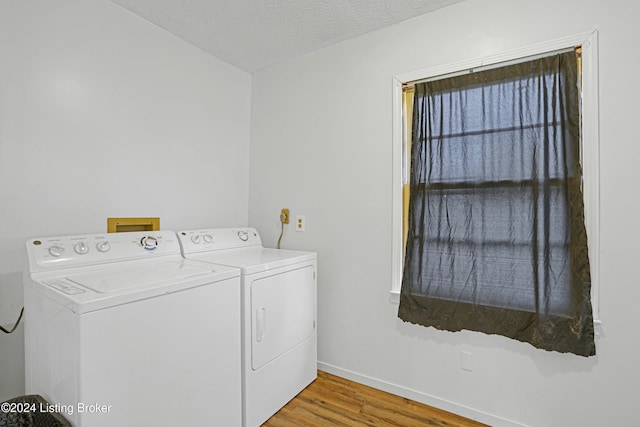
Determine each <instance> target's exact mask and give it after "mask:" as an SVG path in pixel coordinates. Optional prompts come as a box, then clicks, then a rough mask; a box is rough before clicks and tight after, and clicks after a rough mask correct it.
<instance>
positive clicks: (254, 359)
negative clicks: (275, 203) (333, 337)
mask: <svg viewBox="0 0 640 427" xmlns="http://www.w3.org/2000/svg"><path fill="white" fill-rule="evenodd" d="M178 237H179V238H180V244H181V246H182V252H183V255H184V256H185V257H186V258H189V259H194V260H200V261H205V262H209V263H214V264H215V265H227V266H232V267H238V268H240V269H241V271H242V274H241V281H242V319H243V323H242V343H243V346H242V350H243V356H242V362H243V368H242V372H243V378H242V383H243V391H242V392H243V413H244V417H243V425H245V426H247V427H257V426H259V425H261V424H262V423H263V422H264V421H266V420H267V419H268V418H269V417H271V416H272V415H273V414H275V413H276V412H277V411H278V410H279V409H280V408H282V407H283V406H284V405H285V404H286V403H287V402H288V401H289V400H291V399H292V398H293V397H294V396H295V395H296V394H298V393H299V392H300V391H301V390H302V389H304V388H305V387H306V386H307V385H309V384H310V383H311V382H312V381H313V380H314V379H315V378H316V376H317V333H316V267H317V260H316V258H317V257H316V254H315V253H313V252H300V251H289V250H279V249H270V248H264V247H263V246H262V241H261V239H260V235H259V234H258V232H257V231H256V230H255V229H253V228H220V229H209V230H192V231H182V232H179V233H178Z"/></svg>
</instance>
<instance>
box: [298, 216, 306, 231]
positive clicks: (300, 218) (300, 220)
mask: <svg viewBox="0 0 640 427" xmlns="http://www.w3.org/2000/svg"><path fill="white" fill-rule="evenodd" d="M305 223H306V221H305V219H304V215H296V231H304V226H305Z"/></svg>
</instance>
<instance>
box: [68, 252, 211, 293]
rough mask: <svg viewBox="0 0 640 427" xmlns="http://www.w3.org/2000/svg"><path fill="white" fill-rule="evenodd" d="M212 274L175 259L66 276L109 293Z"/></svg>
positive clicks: (86, 286)
mask: <svg viewBox="0 0 640 427" xmlns="http://www.w3.org/2000/svg"><path fill="white" fill-rule="evenodd" d="M210 275H211V270H204V269H202V268H201V267H195V266H192V265H189V264H185V263H184V262H182V261H181V260H175V261H168V262H163V263H157V262H156V263H152V264H150V265H146V266H129V267H127V268H121V269H117V270H116V271H113V272H110V273H109V274H104V272H100V271H98V272H90V273H84V274H73V275H69V276H66V278H67V279H68V280H69V281H71V282H73V283H76V284H78V285H80V286H83V287H85V288H89V289H91V290H93V291H96V292H98V293H107V292H114V291H120V290H122V289H133V288H137V287H144V286H148V285H153V284H156V285H160V284H162V283H167V282H175V281H183V280H188V279H193V278H197V277H202V276H210Z"/></svg>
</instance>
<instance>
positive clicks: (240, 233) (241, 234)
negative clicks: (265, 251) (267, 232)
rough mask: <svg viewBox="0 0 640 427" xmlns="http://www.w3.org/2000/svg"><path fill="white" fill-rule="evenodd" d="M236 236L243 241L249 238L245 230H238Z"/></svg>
mask: <svg viewBox="0 0 640 427" xmlns="http://www.w3.org/2000/svg"><path fill="white" fill-rule="evenodd" d="M238 238H239V239H240V240H242V241H243V242H246V241H247V240H249V233H247V232H246V231H238Z"/></svg>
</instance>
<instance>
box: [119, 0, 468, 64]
mask: <svg viewBox="0 0 640 427" xmlns="http://www.w3.org/2000/svg"><path fill="white" fill-rule="evenodd" d="M111 1H112V2H114V3H116V4H119V5H121V6H122V7H124V8H126V9H129V10H130V11H132V12H133V13H135V14H137V15H139V16H141V17H143V18H145V19H146V20H148V21H150V22H153V23H154V24H156V25H158V26H160V27H162V28H164V29H166V30H167V31H169V32H171V33H173V34H175V35H176V36H178V37H180V38H182V39H184V40H185V41H187V42H189V43H191V44H193V45H195V46H198V47H199V48H201V49H203V50H204V51H206V52H209V53H211V54H212V55H214V56H215V57H217V58H219V59H222V60H223V61H226V62H228V63H230V64H233V65H235V66H236V67H238V68H241V69H243V70H246V71H248V72H253V71H256V70H259V69H261V68H264V67H267V66H269V65H271V64H274V63H276V62H278V61H282V60H285V59H288V58H292V57H295V56H298V55H302V54H304V53H306V52H310V51H313V50H316V49H319V48H322V47H325V46H328V45H331V44H333V43H337V42H339V41H342V40H346V39H349V38H352V37H354V36H357V35H360V34H364V33H367V32H370V31H374V30H377V29H379V28H382V27H385V26H388V25H391V24H395V23H397V22H400V21H404V20H407V19H410V18H413V17H416V16H419V15H422V14H425V13H428V12H432V11H434V10H437V9H441V8H443V7H446V6H449V5H451V4H454V3H459V2H461V1H463V0H111Z"/></svg>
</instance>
